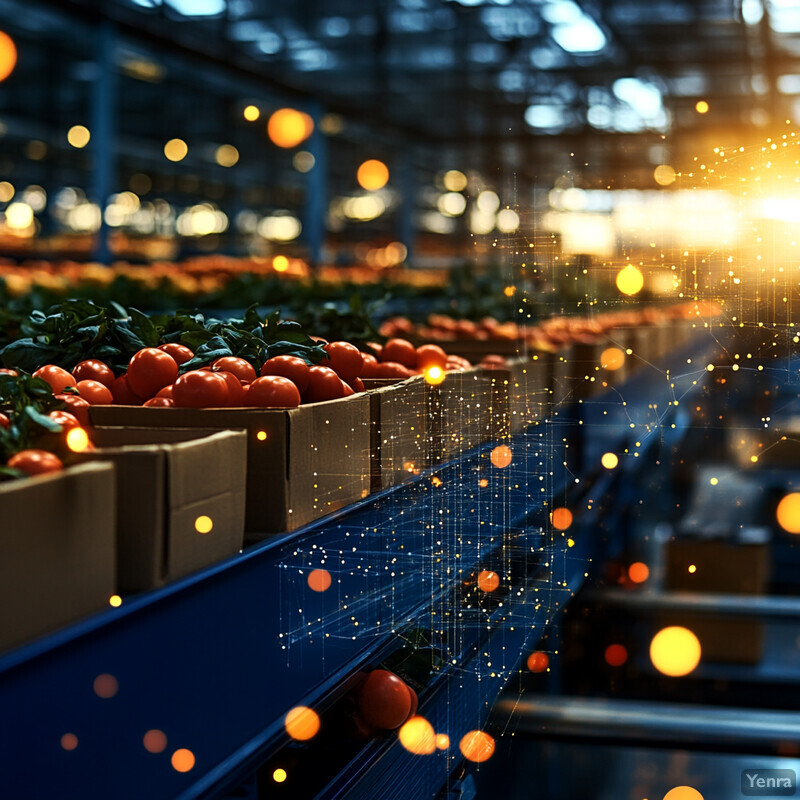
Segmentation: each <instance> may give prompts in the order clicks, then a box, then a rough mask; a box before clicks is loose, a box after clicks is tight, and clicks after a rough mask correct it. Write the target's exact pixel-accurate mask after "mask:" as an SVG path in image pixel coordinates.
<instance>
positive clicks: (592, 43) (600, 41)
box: [553, 16, 606, 53]
mask: <svg viewBox="0 0 800 800" xmlns="http://www.w3.org/2000/svg"><path fill="white" fill-rule="evenodd" d="M553 39H554V40H555V42H556V43H557V44H558V45H559V46H560V47H562V48H563V49H564V50H566V51H567V52H568V53H598V52H600V50H602V49H603V48H604V47H605V46H606V35H605V34H604V33H603V31H602V30H601V29H600V27H599V26H598V25H597V23H596V22H595V21H594V20H593V19H591V18H590V17H587V16H583V17H581V18H580V19H579V20H576V21H575V22H569V23H567V24H564V25H556V26H555V27H554V28H553Z"/></svg>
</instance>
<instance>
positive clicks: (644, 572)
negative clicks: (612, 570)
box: [628, 561, 650, 583]
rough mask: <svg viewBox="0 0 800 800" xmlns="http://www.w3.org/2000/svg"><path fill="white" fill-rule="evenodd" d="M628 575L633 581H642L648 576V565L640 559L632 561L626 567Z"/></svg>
mask: <svg viewBox="0 0 800 800" xmlns="http://www.w3.org/2000/svg"><path fill="white" fill-rule="evenodd" d="M628 577H629V578H630V579H631V581H632V582H633V583H644V582H645V581H646V580H647V579H648V578H649V577H650V567H648V566H647V564H644V563H642V562H641V561H634V563H633V564H631V565H630V566H629V567H628Z"/></svg>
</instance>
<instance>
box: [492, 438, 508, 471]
mask: <svg viewBox="0 0 800 800" xmlns="http://www.w3.org/2000/svg"><path fill="white" fill-rule="evenodd" d="M511 457H512V453H511V448H510V447H509V446H508V445H505V444H499V445H497V447H495V448H494V450H492V455H491V457H490V458H491V462H492V464H493V465H494V466H495V467H497V468H498V469H503V467H507V466H508V465H509V464H510V463H511Z"/></svg>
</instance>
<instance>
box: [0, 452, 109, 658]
mask: <svg viewBox="0 0 800 800" xmlns="http://www.w3.org/2000/svg"><path fill="white" fill-rule="evenodd" d="M115 503H116V501H115V475H114V467H113V466H111V465H110V464H82V465H79V466H75V467H70V468H68V469H66V470H64V471H63V472H60V473H57V474H53V475H46V476H41V477H37V478H27V479H24V480H19V481H9V482H7V483H3V484H0V650H6V649H8V648H11V647H14V646H17V645H20V644H23V643H24V642H27V641H29V640H31V639H34V638H36V637H38V636H42V635H43V634H46V633H51V632H53V631H55V630H57V629H58V628H61V627H63V626H64V625H67V624H69V623H71V622H75V621H77V620H79V619H81V618H82V617H85V616H87V615H89V614H92V613H94V612H96V611H102V610H103V609H107V608H108V607H109V606H108V600H109V598H110V597H111V596H112V595H113V594H114V593H115V592H116V553H115V535H114V525H115V522H116V505H115Z"/></svg>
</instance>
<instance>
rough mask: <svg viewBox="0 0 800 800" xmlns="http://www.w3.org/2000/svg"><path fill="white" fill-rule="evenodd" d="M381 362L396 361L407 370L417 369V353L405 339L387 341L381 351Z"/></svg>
mask: <svg viewBox="0 0 800 800" xmlns="http://www.w3.org/2000/svg"><path fill="white" fill-rule="evenodd" d="M381 361H396V362H397V363H398V364H402V365H403V366H404V367H408V368H409V369H416V368H417V351H416V350H415V349H414V345H413V344H411V342H409V341H408V340H407V339H389V341H388V342H386V344H385V345H384V346H383V350H382V351H381Z"/></svg>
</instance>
